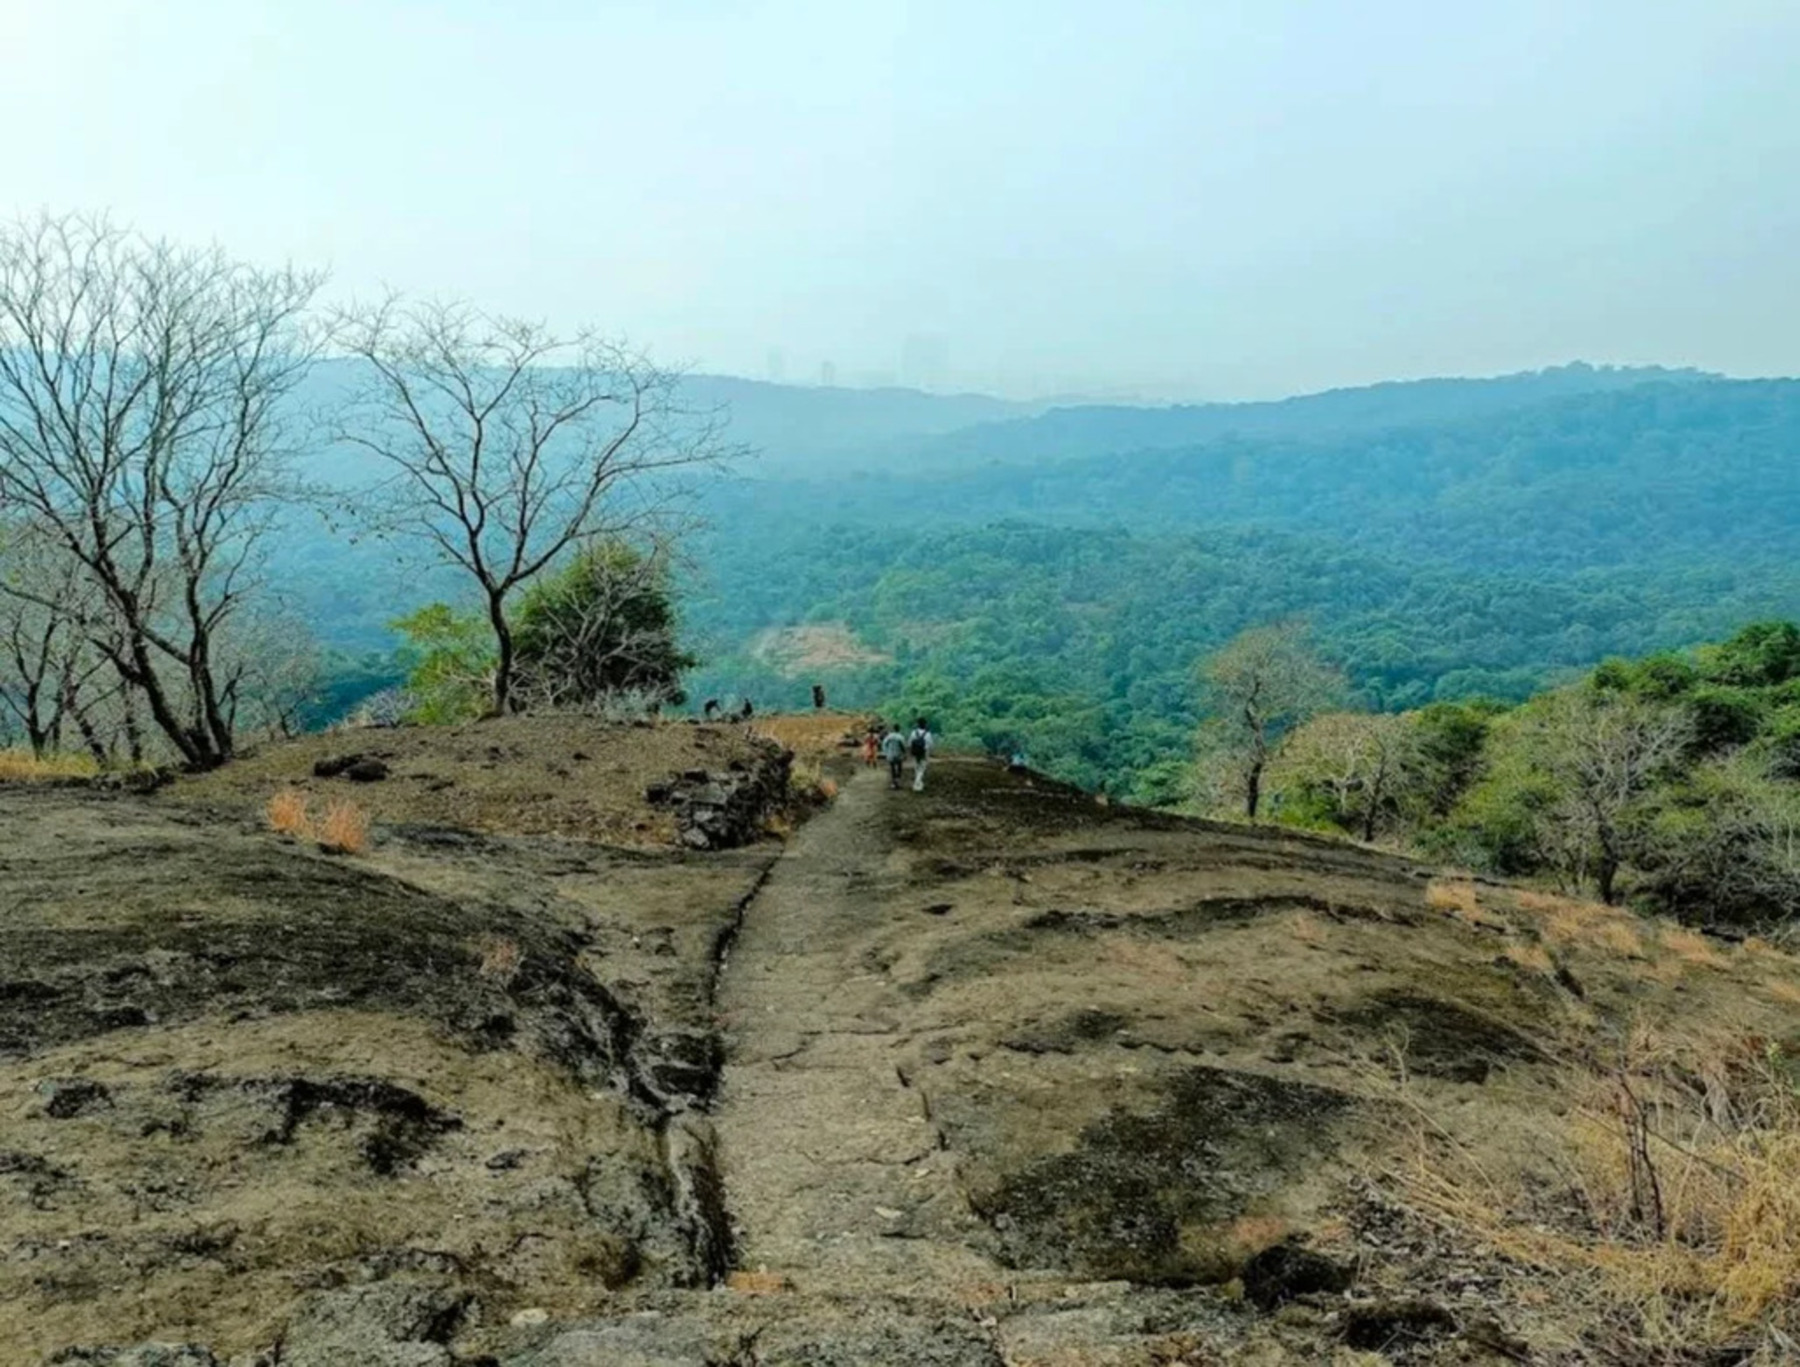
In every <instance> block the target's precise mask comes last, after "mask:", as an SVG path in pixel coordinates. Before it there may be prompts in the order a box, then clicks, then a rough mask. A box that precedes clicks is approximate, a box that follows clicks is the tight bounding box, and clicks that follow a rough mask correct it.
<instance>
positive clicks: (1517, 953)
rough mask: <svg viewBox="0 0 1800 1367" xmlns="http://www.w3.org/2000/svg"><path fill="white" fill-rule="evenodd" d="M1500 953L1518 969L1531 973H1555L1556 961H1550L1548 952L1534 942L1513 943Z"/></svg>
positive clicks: (1520, 941) (1521, 941)
mask: <svg viewBox="0 0 1800 1367" xmlns="http://www.w3.org/2000/svg"><path fill="white" fill-rule="evenodd" d="M1501 952H1502V953H1503V954H1505V955H1506V957H1507V958H1508V959H1511V960H1512V961H1513V962H1514V963H1516V964H1517V965H1518V966H1519V967H1520V968H1526V969H1530V970H1531V971H1532V972H1533V973H1554V972H1556V960H1554V959H1552V958H1551V957H1550V951H1549V950H1547V949H1545V948H1544V947H1543V945H1541V944H1539V943H1538V942H1537V941H1536V940H1519V941H1515V942H1514V943H1512V944H1509V945H1508V946H1507V947H1506V948H1505V949H1504V950H1502V951H1501Z"/></svg>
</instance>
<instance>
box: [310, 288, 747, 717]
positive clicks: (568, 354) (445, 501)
mask: <svg viewBox="0 0 1800 1367" xmlns="http://www.w3.org/2000/svg"><path fill="white" fill-rule="evenodd" d="M338 336H339V338H340V341H341V345H342V346H343V347H344V348H345V349H346V350H347V351H349V352H350V353H351V354H352V355H354V356H356V357H359V358H360V359H361V360H362V361H363V362H365V363H366V366H367V371H368V375H369V377H370V379H369V383H368V384H367V385H366V386H365V387H364V389H363V391H362V392H361V393H360V394H358V395H357V397H356V399H355V400H354V401H353V402H352V403H351V404H350V405H348V407H347V409H346V411H345V413H344V415H343V420H342V421H341V423H340V425H339V436H340V439H341V440H343V441H345V442H347V443H350V444H352V445H354V446H358V447H361V448H362V449H364V450H366V451H369V452H371V453H372V454H374V455H375V456H377V457H379V458H380V459H381V460H382V461H383V462H384V463H385V464H386V466H387V467H388V469H389V470H390V471H391V478H390V479H389V480H388V481H387V482H386V483H385V484H384V485H383V487H382V488H381V490H380V491H378V494H377V496H376V497H377V499H378V503H379V507H378V508H377V509H376V510H375V518H376V521H377V523H378V525H380V526H381V527H382V528H384V529H386V530H390V531H399V532H403V533H407V534H411V535H413V536H416V537H419V538H421V539H422V540H423V541H424V542H425V543H426V544H428V545H429V546H431V547H432V548H433V549H434V550H435V552H436V554H437V555H438V556H439V557H441V559H442V560H444V561H445V562H447V563H449V564H451V565H455V566H457V567H459V568H460V569H462V570H464V571H465V572H467V573H468V574H469V575H470V577H471V578H473V579H474V581H475V583H476V586H477V588H478V590H479V592H480V595H481V600H482V605H483V609H484V611H485V613H486V616H487V620H488V623H489V626H490V627H491V628H492V630H493V634H494V646H495V660H496V662H495V668H494V674H493V708H494V711H495V712H499V713H503V712H506V711H509V710H510V709H511V708H512V707H513V706H514V704H515V698H514V686H515V681H516V673H517V650H516V643H515V638H514V623H513V620H512V615H511V601H510V600H511V598H512V595H513V593H514V591H515V590H517V589H518V588H519V587H520V586H521V585H523V584H527V583H529V582H530V581H531V580H532V579H533V578H535V577H536V576H537V575H539V574H541V573H542V572H543V571H544V570H545V569H546V568H548V567H549V566H550V565H552V564H553V563H555V562H556V561H557V560H558V558H559V557H562V556H563V555H565V554H566V553H568V552H571V551H574V550H579V549H580V548H582V547H584V546H586V545H589V544H591V543H592V542H594V541H595V540H597V539H601V538H609V537H621V536H625V535H628V534H631V533H634V532H640V531H642V530H644V529H645V528H647V527H649V526H651V525H653V524H655V523H656V522H657V520H658V519H659V518H660V517H661V516H663V515H665V514H666V513H667V511H668V510H669V507H670V505H671V500H672V498H673V489H672V486H671V483H670V476H671V473H672V472H674V471H677V470H681V469H683V468H687V467H693V466H697V465H702V464H709V463H714V462H718V461H720V460H722V459H724V458H726V457H727V456H728V455H729V454H730V453H729V452H728V451H727V449H726V448H725V447H724V446H723V445H722V442H721V439H720V434H721V429H722V421H721V419H720V417H719V415H718V414H716V413H713V412H696V411H690V410H687V409H684V408H683V406H682V404H681V401H680V396H679V376H677V375H675V374H673V373H671V372H668V371H664V370H659V369H657V368H656V367H654V366H653V365H651V364H650V363H649V362H648V361H647V360H645V359H644V357H642V356H641V355H639V354H637V353H635V352H632V351H630V350H628V349H626V348H624V347H622V346H620V345H618V344H615V343H610V342H606V341H603V340H601V339H599V338H598V337H596V336H594V335H592V334H589V333H581V334H578V335H576V336H574V337H570V338H564V337H560V336H558V335H556V334H555V333H552V332H550V331H549V330H548V329H547V328H545V327H544V326H542V325H541V324H538V323H532V322H525V321H521V320H518V319H510V318H498V317H493V316H490V315H488V314H485V313H482V312H480V311H479V310H477V309H474V308H471V307H469V306H467V305H463V304H404V303H401V302H399V301H395V300H390V301H388V302H387V303H385V304H382V305H379V306H377V307H373V308H366V309H361V310H353V311H350V312H348V313H346V314H344V315H342V316H341V317H340V319H339V327H338Z"/></svg>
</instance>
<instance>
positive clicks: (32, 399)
mask: <svg viewBox="0 0 1800 1367" xmlns="http://www.w3.org/2000/svg"><path fill="white" fill-rule="evenodd" d="M320 283H321V277H319V276H317V275H313V274H307V273H302V272H296V271H294V270H291V269H284V270H274V271H265V270H258V269H254V268H252V267H249V266H245V265H242V264H239V263H237V262H234V261H232V260H230V259H228V258H227V257H225V256H224V255H223V254H222V253H221V252H220V251H218V250H217V249H205V250H189V249H185V248H179V247H175V246H172V245H170V244H168V243H166V242H153V241H148V240H145V239H143V238H140V237H137V236H135V235H132V234H130V233H127V232H124V231H121V230H119V229H116V228H114V227H112V226H111V225H109V224H108V223H106V222H105V221H103V220H95V219H88V218H79V217H72V218H50V217H44V218H39V219H36V220H33V221H28V222H21V223H18V224H15V225H13V226H11V227H7V228H4V229H0V506H4V507H5V508H6V509H7V510H9V511H13V512H17V513H21V514H22V515H23V516H25V517H27V518H29V519H30V520H31V522H32V523H33V524H34V525H36V526H37V527H39V528H40V529H41V530H42V531H43V533H44V535H45V536H46V537H48V538H49V539H50V541H51V542H52V543H53V544H54V545H55V547H56V548H57V549H58V551H59V552H61V553H63V554H66V555H67V556H68V557H69V558H70V560H71V561H72V562H73V563H74V564H75V565H77V566H79V567H80V572H81V574H82V575H83V576H84V577H85V578H86V579H87V581H88V583H89V584H90V585H91V587H92V588H93V590H94V591H95V593H96V594H97V596H98V597H99V599H100V601H101V603H102V605H103V607H104V609H105V612H106V614H107V616H108V617H109V618H110V619H111V620H110V624H109V627H108V629H107V630H105V631H101V632H96V633H93V634H92V637H91V639H92V640H93V641H94V644H95V645H96V647H97V648H98V649H99V650H100V651H101V652H102V653H103V654H104V656H105V658H106V659H107V661H108V663H109V664H110V665H111V667H112V668H113V669H114V670H115V671H116V672H117V674H118V676H119V678H120V680H121V681H122V682H123V683H124V684H125V685H126V686H127V687H128V688H129V689H130V690H131V691H132V692H133V693H135V694H136V695H138V696H139V697H141V698H142V699H143V702H144V704H145V706H146V707H147V708H148V710H149V712H150V715H151V717H152V719H153V720H154V722H155V724H156V726H157V727H158V728H159V729H160V730H161V731H162V733H163V734H164V735H165V736H166V737H167V738H168V740H169V743H170V744H171V745H172V746H173V747H174V749H175V751H176V752H177V753H178V754H179V756H180V757H181V758H182V759H183V760H184V761H186V762H187V763H188V764H190V765H193V766H196V767H210V766H212V765H217V764H220V763H223V762H224V761H225V760H227V759H229V758H230V756H231V754H232V750H233V745H234V739H233V734H232V726H231V719H230V715H229V708H228V706H227V700H226V698H225V696H224V691H223V683H222V680H221V678H220V675H219V670H218V662H217V660H216V658H215V650H216V643H217V641H218V639H219V636H220V634H221V632H222V631H223V630H224V629H225V627H226V625H227V624H228V623H229V621H230V620H231V618H232V617H233V616H234V615H235V614H236V613H237V612H238V611H239V609H240V608H241V606H242V605H243V604H244V602H245V600H246V598H247V596H249V595H250V594H251V593H252V591H253V589H254V588H255V587H256V570H257V567H258V563H259V562H258V559H257V550H258V543H259V541H260V539H261V537H262V534H263V533H264V532H265V531H266V530H267V528H268V525H269V522H270V519H271V518H272V517H273V516H274V515H275V513H276V511H277V509H278V508H279V506H280V504H281V503H282V501H283V500H284V499H285V498H287V497H289V496H291V495H292V494H293V493H294V492H295V487H296V486H295V485H294V482H293V481H292V480H291V478H290V477H289V474H288V467H287V464H286V459H285V457H286V455H287V454H288V453H287V451H286V450H285V448H284V445H283V443H284V439H285V437H286V432H285V430H284V423H283V419H282V412H283V400H284V399H285V398H286V397H287V396H288V394H289V393H290V391H291V390H292V389H293V387H294V386H295V385H296V384H297V383H298V382H299V381H300V379H301V377H302V376H303V375H304V374H305V372H306V369H307V367H308V365H309V364H310V361H311V359H312V354H313V348H312V342H311V339H310V337H309V336H308V331H307V328H306V325H305V318H304V316H305V311H306V309H307V307H308V305H309V304H310V302H311V299H312V297H313V295H314V293H315V292H316V291H317V289H318V287H319V285H320Z"/></svg>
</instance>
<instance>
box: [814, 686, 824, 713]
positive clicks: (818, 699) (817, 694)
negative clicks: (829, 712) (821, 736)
mask: <svg viewBox="0 0 1800 1367" xmlns="http://www.w3.org/2000/svg"><path fill="white" fill-rule="evenodd" d="M813 707H814V709H815V710H819V711H822V710H824V707H825V685H824V684H814V685H813Z"/></svg>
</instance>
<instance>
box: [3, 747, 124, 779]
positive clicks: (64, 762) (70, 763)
mask: <svg viewBox="0 0 1800 1367" xmlns="http://www.w3.org/2000/svg"><path fill="white" fill-rule="evenodd" d="M99 772H100V766H99V765H97V764H95V763H94V761H93V758H92V757H91V756H88V755H45V756H43V757H41V758H40V757H39V756H37V755H34V754H32V753H31V751H29V750H0V783H54V782H56V781H57V780H58V779H70V778H92V777H93V776H94V775H95V774H97V773H99Z"/></svg>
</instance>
